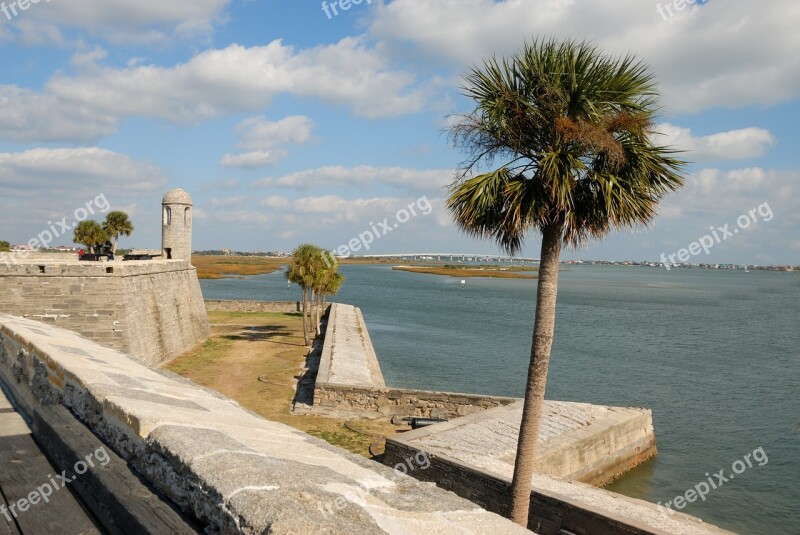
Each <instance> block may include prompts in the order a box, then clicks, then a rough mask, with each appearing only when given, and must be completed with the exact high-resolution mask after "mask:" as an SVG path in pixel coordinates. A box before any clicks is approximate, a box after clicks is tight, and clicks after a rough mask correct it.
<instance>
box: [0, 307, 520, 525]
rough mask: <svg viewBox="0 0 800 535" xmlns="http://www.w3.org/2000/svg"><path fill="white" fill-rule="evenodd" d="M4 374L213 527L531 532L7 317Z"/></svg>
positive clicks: (112, 354) (22, 399)
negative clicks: (58, 408)
mask: <svg viewBox="0 0 800 535" xmlns="http://www.w3.org/2000/svg"><path fill="white" fill-rule="evenodd" d="M0 380H2V381H3V383H4V384H5V385H7V386H8V387H9V388H10V389H11V390H12V392H13V393H14V396H15V398H16V399H17V400H18V402H19V403H20V405H21V406H22V407H23V409H24V410H26V411H27V412H28V413H29V414H30V413H32V410H33V408H35V407H36V406H38V405H40V404H43V405H51V404H60V405H63V406H65V407H66V408H68V409H69V410H70V411H71V412H72V413H73V414H75V415H76V416H77V417H78V418H79V419H80V420H81V421H83V422H84V423H85V424H86V425H87V426H88V427H89V428H90V429H91V430H92V431H93V432H94V433H95V435H97V436H98V437H99V438H101V439H102V440H103V441H104V442H105V443H106V444H107V445H108V446H109V447H111V448H112V449H114V451H115V452H116V453H117V454H119V455H120V456H121V457H122V458H123V459H125V460H126V461H127V462H128V463H129V464H130V465H131V466H133V467H134V468H135V469H136V470H137V471H138V472H139V474H141V475H142V476H143V477H144V478H145V479H146V480H147V481H149V482H150V483H151V484H152V485H153V486H154V487H155V488H157V489H158V490H159V491H160V492H161V493H163V494H164V495H165V496H167V497H168V498H169V499H171V500H172V501H173V502H174V503H175V504H176V505H178V506H179V507H180V508H181V509H182V510H183V511H185V512H187V513H188V514H190V515H192V516H194V517H195V518H197V519H198V520H199V521H200V522H201V523H202V524H204V525H206V526H207V527H206V530H207V532H212V533H248V534H249V533H259V534H260V533H278V534H282V533H286V534H288V533H352V534H374V533H404V534H405V533H408V534H420V535H422V534H428V533H443V534H444V533H453V532H460V533H493V534H497V535H499V534H505V533H508V534H516V533H527V531H526V530H524V529H522V528H520V527H519V526H517V525H515V524H513V523H511V522H510V521H508V520H506V519H504V518H502V517H500V516H497V515H495V514H492V513H489V512H487V511H485V510H482V509H479V508H477V507H476V506H475V505H474V504H472V503H471V502H469V501H466V500H464V499H462V498H459V497H457V496H456V495H455V494H453V493H450V492H446V491H444V490H441V489H438V488H436V487H435V486H434V485H431V484H426V483H422V482H419V481H417V480H415V479H412V478H410V477H407V476H404V475H402V474H399V473H398V472H396V471H394V470H392V469H390V468H388V467H384V466H381V465H378V464H376V463H374V462H372V461H369V460H367V459H364V458H362V457H359V456H357V455H353V454H350V453H347V452H345V451H343V450H340V449H338V448H336V447H334V446H331V445H329V444H327V443H325V442H324V441H322V440H320V439H316V438H314V437H311V436H309V435H307V434H305V433H302V432H300V431H297V430H295V429H293V428H291V427H288V426H286V425H283V424H279V423H276V422H270V421H267V420H264V419H263V418H260V417H258V416H257V415H255V414H253V413H251V412H249V411H246V410H244V409H243V408H241V407H240V406H239V405H238V404H236V403H235V402H233V401H231V400H229V399H226V398H224V397H222V396H220V395H218V394H214V393H211V392H209V391H208V390H206V389H203V388H199V387H197V386H196V385H194V384H192V383H190V382H187V381H177V380H175V379H174V378H172V377H171V376H169V375H168V374H161V373H157V372H156V371H154V370H151V369H149V368H147V367H145V366H143V365H141V364H138V363H136V362H134V361H133V360H131V359H130V358H128V357H127V356H126V355H124V354H122V353H120V352H118V351H115V350H113V349H110V348H106V347H102V346H99V345H97V344H95V343H93V342H91V341H89V340H87V339H85V338H82V337H80V336H79V335H77V334H76V333H73V332H70V331H66V330H63V329H58V328H55V327H50V326H46V325H43V324H41V323H37V322H34V321H31V320H26V319H23V318H18V317H13V316H8V315H0Z"/></svg>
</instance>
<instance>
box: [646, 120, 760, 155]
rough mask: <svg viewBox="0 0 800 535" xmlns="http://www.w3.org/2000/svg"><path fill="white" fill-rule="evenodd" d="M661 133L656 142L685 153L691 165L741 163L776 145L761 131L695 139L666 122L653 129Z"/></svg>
mask: <svg viewBox="0 0 800 535" xmlns="http://www.w3.org/2000/svg"><path fill="white" fill-rule="evenodd" d="M656 130H657V131H658V132H659V133H660V134H662V135H660V136H656V137H655V141H656V143H658V144H660V145H667V146H672V147H675V148H677V149H680V150H684V151H687V152H688V154H686V158H687V159H689V160H691V161H693V162H714V161H725V160H744V159H747V158H755V157H757V156H762V155H763V154H764V153H765V152H766V151H767V149H768V148H769V147H771V146H773V145H774V144H775V142H776V140H775V137H774V136H773V135H772V134H771V133H770V132H769V130H764V129H763V128H755V127H751V128H742V129H739V130H729V131H727V132H719V133H717V134H712V135H709V136H701V137H696V136H694V135H692V131H691V130H690V129H689V128H681V127H679V126H675V125H672V124H669V123H663V124H660V125H658V126H657V127H656Z"/></svg>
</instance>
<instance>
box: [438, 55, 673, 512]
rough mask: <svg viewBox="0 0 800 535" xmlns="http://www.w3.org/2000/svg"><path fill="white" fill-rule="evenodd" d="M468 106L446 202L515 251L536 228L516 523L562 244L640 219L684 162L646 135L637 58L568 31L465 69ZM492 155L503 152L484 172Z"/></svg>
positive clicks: (651, 90)
mask: <svg viewBox="0 0 800 535" xmlns="http://www.w3.org/2000/svg"><path fill="white" fill-rule="evenodd" d="M464 90H465V92H466V95H467V96H469V97H471V98H472V99H474V100H475V102H476V108H475V110H474V111H473V112H472V113H469V114H466V115H462V116H460V118H459V120H458V121H457V123H456V124H455V125H454V126H453V127H451V131H450V135H451V139H452V140H453V142H454V143H455V144H456V145H457V146H459V147H460V148H462V149H464V150H465V151H466V152H467V154H468V155H469V156H468V159H467V160H466V161H465V162H464V163H463V164H462V166H461V170H460V172H459V174H458V176H457V178H456V180H455V181H454V183H453V184H452V185H451V187H450V196H449V199H448V207H449V209H450V210H451V212H452V213H453V215H454V218H455V221H456V223H457V224H458V225H459V227H460V228H461V229H462V230H464V231H465V232H466V233H468V234H470V235H473V236H477V237H481V238H490V239H493V240H495V241H496V242H497V243H498V244H499V245H500V246H501V247H502V248H503V249H504V250H505V251H507V252H508V253H509V254H512V255H513V254H516V253H518V252H519V251H520V249H521V248H522V246H523V243H524V240H525V238H526V236H527V235H528V234H529V233H530V232H539V233H541V235H542V244H541V257H540V268H539V279H538V292H537V295H536V316H535V320H534V327H533V340H532V343H531V360H530V368H529V370H528V377H527V385H526V389H525V405H524V409H523V413H522V423H521V426H520V434H519V441H518V444H517V458H516V463H515V466H514V478H513V483H512V489H511V493H512V497H511V509H510V516H511V519H512V520H513V521H515V522H517V523H518V524H521V525H523V526H526V525H527V524H528V512H529V511H528V508H529V503H530V492H531V479H532V477H533V460H534V448H535V445H536V439H537V437H538V435H539V423H540V419H541V414H542V405H543V401H544V396H545V386H546V383H547V369H548V365H549V361H550V350H551V347H552V344H553V331H554V327H555V313H556V296H557V294H558V266H559V259H560V254H561V249H562V245H567V246H574V247H577V246H579V245H580V244H582V243H584V242H585V241H586V240H588V239H591V238H601V237H603V236H605V235H606V234H608V233H609V232H610V231H611V230H612V229H619V228H624V227H636V226H640V225H645V224H647V223H649V222H650V221H652V219H653V218H654V216H655V215H656V209H657V206H658V203H659V201H660V200H661V199H662V198H663V197H664V196H665V195H666V194H668V193H669V192H671V191H674V190H675V189H677V188H678V187H680V186H681V185H682V177H681V171H682V170H683V169H684V166H685V162H683V161H681V160H679V159H676V158H674V157H673V155H674V154H675V151H673V150H670V149H668V148H665V147H660V146H658V145H656V144H655V143H654V142H653V134H654V132H653V131H652V128H653V124H654V120H655V114H656V110H657V91H656V84H655V81H654V78H653V75H652V74H651V73H650V70H649V68H648V67H647V66H646V65H644V64H643V63H641V62H639V61H637V60H636V59H635V58H633V57H631V56H625V57H609V56H607V55H605V54H603V53H602V52H601V51H600V50H598V49H597V48H596V47H593V46H591V45H588V44H585V43H579V42H575V41H564V42H559V41H556V40H550V41H545V42H533V43H532V44H528V45H526V46H525V47H524V49H523V50H522V52H521V53H519V54H518V55H516V56H514V57H512V58H510V59H506V60H502V61H498V60H497V59H491V60H488V61H486V62H485V64H484V66H483V68H482V69H478V68H475V69H473V70H472V71H471V72H470V73H469V74H468V76H467V77H466V84H465V86H464ZM496 160H501V161H502V162H503V163H502V165H500V166H499V167H496V168H495V170H493V171H490V172H488V173H482V174H477V176H476V171H478V170H479V169H481V168H483V169H486V167H489V169H491V168H492V167H490V166H492V164H493V163H494V161H496Z"/></svg>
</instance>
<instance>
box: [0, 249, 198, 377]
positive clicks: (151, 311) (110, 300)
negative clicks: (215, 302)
mask: <svg viewBox="0 0 800 535" xmlns="http://www.w3.org/2000/svg"><path fill="white" fill-rule="evenodd" d="M0 312H2V313H6V314H13V315H15V316H22V317H26V318H30V319H33V320H37V321H40V322H43V323H48V324H51V325H55V326H58V327H62V328H64V329H69V330H72V331H76V332H78V333H80V334H82V335H84V336H86V337H87V338H90V339H91V340H94V341H95V342H98V343H100V344H103V345H106V346H108V347H111V348H114V349H117V350H119V351H123V352H125V353H128V354H129V355H131V356H133V357H134V358H136V359H137V360H138V361H139V362H141V363H143V364H145V365H148V366H152V365H156V364H158V363H160V362H162V361H164V360H166V359H168V358H170V357H173V356H175V355H178V354H180V353H182V352H184V351H186V350H187V349H189V348H191V347H193V346H194V345H196V344H198V343H200V342H202V341H203V340H205V338H206V337H207V336H208V333H209V327H208V319H207V316H206V310H205V307H204V304H203V296H202V293H201V291H200V284H199V282H198V280H197V273H196V271H195V268H194V267H192V266H191V264H190V263H189V262H188V261H186V260H154V261H131V262H121V261H117V262H78V261H73V260H62V261H56V260H54V259H52V258H36V257H35V256H31V257H30V258H28V259H26V261H25V263H17V264H11V265H8V266H6V265H2V264H0Z"/></svg>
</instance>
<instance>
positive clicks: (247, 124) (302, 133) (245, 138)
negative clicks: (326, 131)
mask: <svg viewBox="0 0 800 535" xmlns="http://www.w3.org/2000/svg"><path fill="white" fill-rule="evenodd" d="M313 125H314V123H313V121H312V120H311V119H309V118H308V117H305V116H303V115H290V116H289V117H285V118H283V119H281V120H280V121H275V122H271V121H268V120H267V119H266V118H265V117H263V116H259V117H251V118H250V119H245V120H244V121H242V122H241V123H239V124H238V125H237V126H236V131H237V133H238V134H239V136H240V137H241V140H240V141H239V146H240V147H242V148H244V149H248V150H249V152H245V153H242V154H230V153H229V154H226V155H225V156H224V157H223V158H222V161H221V162H220V163H221V164H222V165H224V166H227V167H243V168H256V167H265V166H267V165H273V164H275V163H277V162H278V161H279V160H282V159H283V158H285V157H287V156H288V155H289V151H288V150H286V149H280V148H275V147H278V146H280V145H286V144H296V145H297V144H302V143H306V142H308V140H310V139H311V129H312V128H313Z"/></svg>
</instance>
